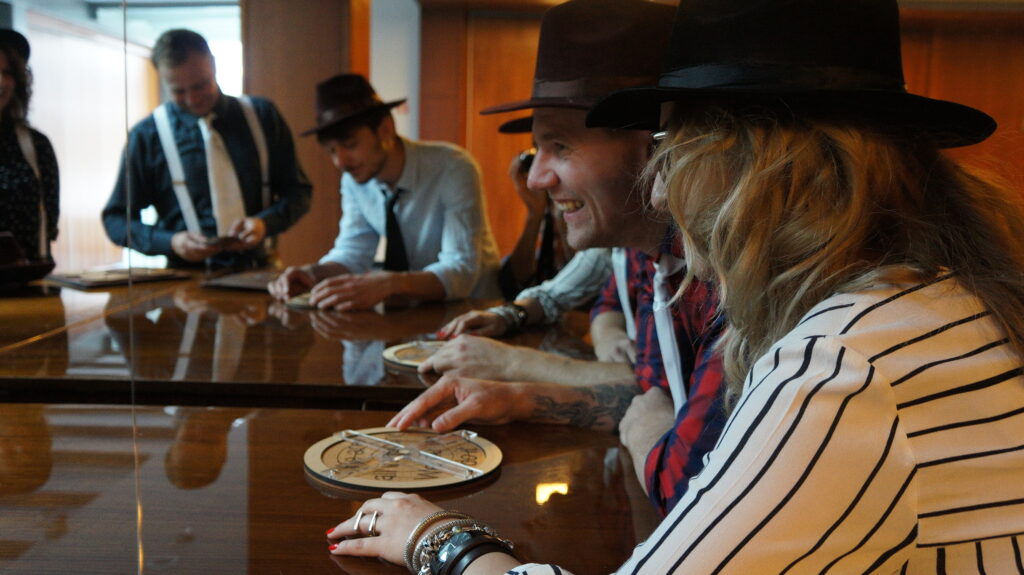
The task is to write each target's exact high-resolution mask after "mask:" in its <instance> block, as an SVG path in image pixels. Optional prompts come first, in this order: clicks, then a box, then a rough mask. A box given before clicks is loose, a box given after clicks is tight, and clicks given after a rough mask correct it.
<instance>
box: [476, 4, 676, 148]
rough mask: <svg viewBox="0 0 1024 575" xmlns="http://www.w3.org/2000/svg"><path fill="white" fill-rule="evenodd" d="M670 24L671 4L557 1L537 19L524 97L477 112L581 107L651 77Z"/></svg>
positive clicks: (648, 81) (651, 80)
mask: <svg viewBox="0 0 1024 575" xmlns="http://www.w3.org/2000/svg"><path fill="white" fill-rule="evenodd" d="M671 25H672V7H671V6H666V5H663V4H657V3H654V2H647V1H644V0H570V1H569V2H566V3H564V4H559V5H558V6H555V7H553V8H551V9H549V10H548V11H547V12H545V13H544V18H543V20H542V21H541V25H540V42H539V45H538V48H537V66H536V69H535V71H534V75H533V94H532V95H531V97H530V99H529V100H520V101H518V102H510V103H507V104H502V105H500V106H492V107H490V108H487V109H485V110H482V111H481V112H480V113H481V114H495V113H498V112H511V111H513V110H523V109H527V108H544V107H550V108H576V109H581V110H587V109H590V107H591V106H593V105H594V104H595V103H597V102H598V101H599V100H600V99H601V98H603V97H604V96H606V95H607V94H609V93H610V92H612V91H614V90H619V89H622V88H628V87H631V86H643V85H646V84H650V83H653V81H654V79H655V78H656V77H657V75H658V73H659V72H660V70H661V56H662V53H663V52H664V50H665V46H666V44H667V42H668V37H669V32H670V30H671ZM519 127H520V128H521V127H522V126H519Z"/></svg>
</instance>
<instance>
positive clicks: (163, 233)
mask: <svg viewBox="0 0 1024 575" xmlns="http://www.w3.org/2000/svg"><path fill="white" fill-rule="evenodd" d="M153 64H154V66H156V69H157V72H158V73H159V75H160V80H161V82H162V84H163V85H164V87H165V88H166V90H167V95H168V96H169V97H170V99H171V101H170V102H167V103H166V104H164V105H162V106H160V107H158V108H157V109H156V110H155V111H154V112H153V114H151V115H150V116H149V117H147V118H146V119H144V120H143V121H142V122H140V123H139V124H137V125H136V126H135V127H134V128H133V129H132V132H131V134H130V135H129V138H128V146H127V149H126V150H125V156H124V160H123V161H122V164H121V173H120V175H119V176H118V179H117V182H116V184H115V185H114V192H113V194H112V195H111V197H110V200H109V201H108V203H107V206H106V208H104V210H103V224H104V226H105V227H106V230H107V235H108V236H110V239H111V241H113V242H114V243H116V244H118V245H122V246H127V245H128V237H129V230H130V231H131V246H130V247H132V248H134V249H137V250H139V251H141V252H143V253H146V254H151V255H166V256H168V258H169V262H170V263H171V265H173V266H179V267H180V266H188V265H190V264H192V265H195V264H199V263H201V262H203V261H204V260H207V259H208V260H209V261H210V263H211V264H212V265H214V266H217V267H228V266H230V267H246V266H250V265H262V264H264V263H266V262H267V258H268V255H267V253H266V251H265V249H264V242H263V239H264V238H265V237H268V236H274V235H276V234H278V233H281V232H283V231H285V230H286V229H288V228H289V227H290V226H291V225H292V224H294V223H295V222H296V221H297V220H298V219H299V218H300V217H301V216H302V215H303V214H305V213H306V211H307V210H308V209H309V198H310V192H311V186H310V184H309V182H308V181H307V179H306V176H305V174H304V173H303V172H302V168H301V166H299V162H298V160H297V159H296V157H295V147H294V144H293V142H292V135H291V131H290V130H289V129H288V126H287V125H286V124H285V121H284V119H283V118H282V117H281V115H280V114H279V113H278V111H277V109H276V108H275V107H274V105H273V103H271V102H270V101H269V100H265V99H262V98H245V97H243V98H234V97H231V96H226V95H224V94H222V93H221V91H220V87H219V86H218V85H217V80H216V66H215V63H214V58H213V54H212V53H211V52H210V47H209V46H208V45H207V43H206V40H205V39H204V38H203V37H202V36H200V35H199V34H196V33H195V32H192V31H190V30H168V31H167V32H165V33H164V34H163V35H161V36H160V38H159V39H158V40H157V42H156V46H154V48H153ZM129 206H130V208H131V210H130V211H129ZM148 206H154V207H155V208H156V211H157V216H158V220H157V222H156V223H155V224H152V225H150V224H144V223H143V222H142V220H141V216H140V211H141V210H142V209H144V208H146V207H148Z"/></svg>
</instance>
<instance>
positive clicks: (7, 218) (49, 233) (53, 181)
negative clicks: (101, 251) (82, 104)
mask: <svg viewBox="0 0 1024 575" xmlns="http://www.w3.org/2000/svg"><path fill="white" fill-rule="evenodd" d="M28 57H29V44H28V40H26V39H25V37H24V36H22V35H21V34H19V33H18V32H15V31H14V30H10V29H0V232H10V233H11V234H12V235H13V236H14V239H15V241H17V243H18V245H19V246H20V247H21V251H22V252H23V254H24V256H25V257H26V258H28V259H30V260H51V259H52V257H51V255H50V245H49V244H50V242H51V241H53V240H54V239H56V238H57V218H58V216H59V215H60V208H59V199H60V194H59V190H60V180H59V174H58V171H57V157H56V156H55V155H54V153H53V147H52V146H51V145H50V141H49V140H48V139H47V138H46V136H44V135H43V134H41V133H40V132H39V131H37V130H34V129H32V128H31V127H30V126H29V124H28V121H27V119H26V118H27V116H28V106H29V100H30V98H31V96H32V73H31V71H30V70H29V68H28Z"/></svg>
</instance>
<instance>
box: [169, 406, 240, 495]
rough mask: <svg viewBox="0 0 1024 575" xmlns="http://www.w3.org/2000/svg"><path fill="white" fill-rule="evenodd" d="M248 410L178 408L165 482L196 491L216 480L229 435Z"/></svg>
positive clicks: (226, 452) (222, 465) (221, 465)
mask: <svg viewBox="0 0 1024 575" xmlns="http://www.w3.org/2000/svg"><path fill="white" fill-rule="evenodd" d="M249 411H250V410H247V409H228V408H205V407H182V408H178V411H177V412H176V413H175V432H174V443H172V444H171V447H170V449H168V450H167V457H166V458H165V459H164V469H165V470H166V472H167V479H168V480H169V481H170V482H171V483H172V484H173V485H175V486H176V487H179V488H181V489H198V488H200V487H205V486H207V485H209V484H211V483H213V482H214V481H216V480H217V477H219V476H220V472H221V469H223V467H224V462H225V461H226V460H227V457H228V433H229V432H230V431H231V428H232V427H233V426H234V424H235V422H236V421H239V420H240V419H241V418H243V417H245V416H246V415H248V414H249Z"/></svg>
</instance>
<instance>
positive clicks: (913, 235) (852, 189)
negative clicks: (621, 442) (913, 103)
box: [647, 101, 1024, 399]
mask: <svg viewBox="0 0 1024 575" xmlns="http://www.w3.org/2000/svg"><path fill="white" fill-rule="evenodd" d="M668 128H669V133H670V137H669V140H668V141H666V142H665V143H664V144H663V145H662V146H661V147H660V148H659V150H658V151H657V153H656V155H655V157H654V159H653V160H652V163H651V164H650V165H649V166H648V172H647V173H648V176H650V175H651V174H653V173H655V172H659V171H660V174H661V176H662V179H663V180H664V182H665V186H666V193H667V195H668V204H669V208H670V210H671V211H672V214H673V216H674V217H675V219H676V220H677V222H678V223H679V225H680V228H681V233H682V235H683V243H684V248H685V250H686V255H687V261H688V263H689V264H690V271H689V273H690V276H691V277H690V278H688V281H689V280H691V279H692V278H693V276H694V275H696V276H698V277H701V278H703V279H709V280H712V281H713V282H715V283H716V284H717V286H718V288H719V290H720V298H721V308H720V310H721V311H720V312H721V313H724V314H725V320H726V325H727V328H726V334H725V336H724V338H723V340H722V341H721V342H720V345H721V348H720V349H721V351H722V353H723V357H724V360H725V365H726V372H727V376H728V377H727V379H728V381H729V382H730V386H729V395H730V398H732V399H734V398H735V397H737V396H738V395H739V393H740V391H741V386H742V382H743V381H744V378H745V376H746V374H747V371H748V370H749V368H750V367H751V365H752V364H753V362H754V361H755V360H756V359H757V358H758V357H760V356H761V355H763V354H764V353H766V352H767V351H768V350H769V348H770V346H771V345H772V344H773V343H774V342H775V341H777V340H779V339H780V338H782V336H784V335H785V334H786V333H788V332H789V331H790V330H791V329H792V328H793V327H794V326H795V325H796V324H797V323H798V322H799V320H800V319H801V317H802V316H803V315H804V314H805V313H806V312H807V311H808V310H809V309H810V308H811V307H813V306H814V305H816V304H817V303H819V302H820V301H822V300H824V299H826V298H828V297H830V296H831V295H834V294H836V293H841V292H850V291H856V290H858V289H863V288H865V287H867V286H869V285H872V284H877V283H902V282H905V281H911V280H918V279H922V278H926V277H932V276H934V275H936V274H938V273H940V272H942V271H945V270H949V271H952V272H954V273H956V274H957V276H958V278H959V281H960V282H962V284H963V285H964V286H965V287H966V288H967V289H969V290H971V291H972V292H973V293H974V294H975V295H976V296H977V297H978V298H980V299H981V300H982V301H983V302H984V304H985V305H986V306H987V307H988V308H989V309H990V310H992V312H993V314H994V315H995V317H996V318H998V320H999V322H1000V323H1001V324H1002V326H1003V328H1004V329H1005V330H1006V333H1007V334H1008V337H1009V338H1010V341H1011V342H1012V343H1013V345H1014V346H1015V347H1016V349H1017V350H1018V352H1024V242H1022V240H1021V239H1020V237H1019V231H1020V230H1024V206H1022V199H1021V197H1020V196H1019V195H1018V194H1016V193H1013V192H1012V191H1010V190H1009V189H1008V188H1007V187H1005V186H1003V185H1001V184H999V183H997V181H996V179H995V178H993V177H992V176H988V175H981V174H978V173H973V172H971V171H969V170H967V169H966V168H964V167H962V166H960V165H958V164H957V163H955V162H954V161H952V160H950V159H949V158H947V157H946V156H944V155H943V154H942V153H941V152H940V151H939V149H938V147H937V146H936V145H935V144H934V143H933V142H930V141H927V140H923V139H921V138H920V137H918V136H915V135H913V134H909V133H900V132H899V131H898V130H896V131H894V130H891V129H889V128H887V127H885V126H880V125H873V124H872V123H870V122H866V121H865V119H864V118H862V117H852V116H847V117H844V116H843V115H842V114H836V113H834V112H828V113H825V112H813V111H807V110H802V111H800V112H794V110H793V109H792V108H789V107H787V106H785V105H781V104H780V103H771V102H769V103H764V102H760V103H749V102H747V103H742V102H731V103H730V102H728V101H727V102H724V103H723V102H719V103H693V104H690V103H687V105H686V106H685V107H684V106H680V105H675V106H674V109H673V112H672V114H671V119H670V121H669V126H668ZM684 285H685V284H684ZM1022 354H1024V353H1022Z"/></svg>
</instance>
